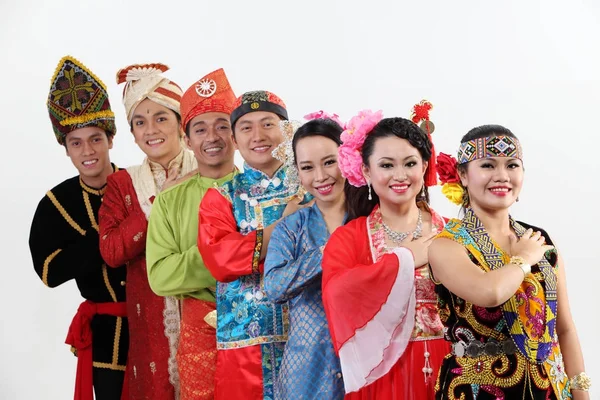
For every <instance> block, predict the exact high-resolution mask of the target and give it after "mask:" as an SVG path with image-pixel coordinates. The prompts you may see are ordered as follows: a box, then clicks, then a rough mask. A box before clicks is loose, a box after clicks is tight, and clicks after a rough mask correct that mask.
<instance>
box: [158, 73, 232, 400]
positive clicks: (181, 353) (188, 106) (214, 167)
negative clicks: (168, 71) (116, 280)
mask: <svg viewBox="0 0 600 400" xmlns="http://www.w3.org/2000/svg"><path fill="white" fill-rule="evenodd" d="M234 102H235V95H234V93H233V90H232V89H231V86H230V85H229V81H228V80H227V76H226V75H225V72H224V71H223V70H222V69H219V70H217V71H214V72H211V73H210V74H208V75H206V76H204V77H202V78H201V79H200V80H198V81H197V82H195V83H194V84H193V85H192V86H191V87H190V88H189V89H188V90H187V91H186V92H185V93H184V95H183V97H182V98H181V117H182V121H183V122H182V126H183V127H184V129H185V134H186V138H185V140H186V142H187V145H188V147H189V148H190V149H191V150H193V152H194V156H195V157H196V161H197V162H198V169H197V170H196V171H193V172H192V173H191V174H188V175H189V176H187V177H184V178H182V180H183V181H182V182H181V183H178V184H176V185H174V186H173V187H170V188H169V189H166V190H164V191H163V192H161V193H160V194H159V195H158V196H157V197H156V200H155V201H154V204H153V206H152V213H151V218H150V221H149V224H148V239H147V241H146V262H147V266H148V279H149V281H150V287H151V288H152V290H153V291H154V292H155V293H156V294H158V295H160V296H176V297H178V298H180V299H182V316H181V334H180V339H179V347H178V350H177V366H178V368H179V379H180V384H181V397H180V398H181V400H202V399H213V398H214V386H215V383H214V378H215V367H216V362H217V343H216V330H215V327H216V316H215V290H216V281H215V279H214V278H213V277H212V275H211V274H210V271H208V270H207V269H206V267H205V266H204V263H203V261H202V257H201V256H200V252H199V251H198V246H197V240H196V239H197V236H198V207H199V206H200V201H201V200H202V197H204V194H205V193H206V191H207V190H208V189H210V188H212V187H219V186H221V185H223V184H224V183H226V182H228V181H230V180H231V178H233V176H234V175H235V174H236V173H237V171H236V170H235V166H234V163H233V154H234V151H235V147H234V144H233V139H232V132H231V124H230V122H229V119H230V114H231V111H232V110H233V105H234Z"/></svg>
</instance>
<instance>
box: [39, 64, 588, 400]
mask: <svg viewBox="0 0 600 400" xmlns="http://www.w3.org/2000/svg"><path fill="white" fill-rule="evenodd" d="M167 70H168V68H167V67H166V66H165V65H163V64H144V65H131V66H128V67H126V68H124V69H121V70H119V71H118V73H117V82H118V84H122V85H123V86H124V89H123V104H124V105H125V111H126V117H127V122H128V124H129V127H130V130H131V133H132V135H133V140H135V143H136V144H137V145H138V146H139V148H140V149H141V150H142V151H143V152H144V153H145V155H146V157H145V159H144V160H143V161H142V162H141V163H140V164H139V165H136V166H131V167H128V168H125V169H120V168H118V167H117V166H116V165H115V164H113V163H111V161H110V157H109V150H110V149H111V148H112V146H113V137H114V135H115V133H116V127H115V121H114V113H113V112H112V110H111V106H110V103H109V98H108V93H107V89H106V86H105V85H104V83H102V81H101V80H100V79H99V78H98V77H97V76H95V75H94V74H93V73H92V72H91V71H90V70H89V69H88V68H87V67H86V66H84V65H83V64H82V63H81V62H79V61H78V60H76V59H74V58H73V57H70V56H67V57H64V58H63V59H62V60H61V61H60V62H59V65H58V67H57V68H56V71H55V73H54V76H53V78H52V83H51V88H50V93H49V95H48V102H47V106H48V111H49V114H50V120H51V123H52V127H53V130H54V134H55V136H56V139H57V141H58V143H59V144H60V145H62V146H64V148H65V150H66V153H67V156H68V157H69V158H70V159H71V161H72V162H73V165H74V166H75V168H76V169H77V170H78V175H77V176H75V177H73V178H70V179H67V180H66V181H64V182H63V183H61V184H59V185H57V186H56V187H54V188H53V189H51V190H50V191H48V192H47V193H46V195H45V196H44V197H43V199H42V200H41V201H40V203H39V205H38V208H37V210H36V213H35V216H34V218H33V223H32V227H31V233H30V239H29V245H30V249H31V254H32V258H33V264H34V267H35V270H36V272H37V273H38V275H39V276H40V278H41V279H42V281H43V283H44V284H46V285H47V286H49V287H56V286H59V285H61V284H63V283H65V282H67V281H70V280H72V279H74V280H75V281H76V283H77V286H78V288H79V290H80V292H81V295H82V296H83V298H84V299H85V301H84V302H83V303H81V305H80V306H79V309H78V311H77V314H76V315H75V317H74V318H73V321H72V323H71V326H70V327H69V330H68V335H67V338H66V343H67V344H69V345H71V348H72V351H73V352H74V353H75V355H76V356H77V358H78V361H77V376H76V384H75V400H92V399H93V398H94V394H95V398H96V399H98V400H118V399H133V400H142V399H156V400H175V399H181V400H191V399H213V398H216V399H228V400H229V399H250V400H252V399H257V400H258V399H265V400H267V399H268V400H275V399H323V400H328V399H332V400H335V399H342V398H346V399H352V400H353V399H365V400H366V399H377V400H378V399H381V400H387V399H390V400H393V399H402V400H403V399H415V400H427V399H449V400H455V399H456V400H458V399H460V400H467V399H469V400H470V399H473V400H475V399H478V400H488V399H507V400H509V399H532V400H533V399H535V400H538V399H539V400H541V399H544V400H547V399H557V400H561V399H568V398H573V399H575V400H582V399H589V397H588V389H589V387H590V379H589V377H588V376H587V375H586V374H585V372H584V371H585V368H584V362H583V355H582V352H581V347H580V344H579V340H578V338H577V333H576V330H575V327H574V324H573V320H572V317H571V314H570V311H569V303H568V298H567V291H566V284H565V268H564V265H563V261H562V258H561V257H560V255H559V253H558V252H557V250H556V248H555V247H554V245H553V242H552V240H551V238H550V236H549V235H548V234H547V232H546V231H544V230H543V229H541V228H537V227H534V226H531V225H529V224H526V223H524V222H519V221H516V220H515V219H513V218H512V217H511V215H510V213H509V208H510V206H511V205H512V204H513V203H514V202H515V201H518V199H519V192H520V190H521V187H522V184H523V176H524V158H523V151H522V148H521V145H520V144H519V140H518V139H517V137H516V136H515V135H514V134H513V133H512V132H511V131H510V130H508V129H507V128H504V127H502V126H499V125H485V126H480V127H476V128H474V129H472V130H471V131H469V132H468V133H467V134H466V135H465V136H464V137H463V138H462V139H461V140H460V144H459V149H458V152H457V156H456V157H453V156H450V155H448V154H444V153H440V154H439V155H436V152H435V150H434V146H433V143H432V139H431V133H432V132H433V130H434V129H435V127H434V124H433V123H432V122H431V121H430V118H429V114H430V110H431V104H430V103H428V102H426V101H422V102H420V103H418V104H417V105H415V107H414V109H413V114H412V115H411V116H410V118H403V117H388V118H384V116H383V114H382V112H380V111H378V112H372V111H370V110H363V111H361V112H359V113H358V114H357V115H356V116H354V117H353V118H351V119H350V120H349V121H347V122H346V123H344V122H342V121H340V119H339V117H338V116H337V115H335V114H328V113H325V112H322V111H320V112H315V113H312V114H309V115H307V116H305V120H306V121H305V122H304V123H300V122H297V121H290V120H289V118H288V111H287V108H286V105H285V103H284V102H283V101H282V99H281V98H279V97H278V96H277V95H275V94H274V93H272V92H268V91H264V90H258V91H251V92H246V93H244V94H242V95H241V96H239V97H236V96H235V94H234V92H233V90H232V88H231V86H230V84H229V82H228V80H227V77H226V75H225V72H224V71H223V70H222V69H219V70H216V71H213V72H211V73H209V74H207V75H205V76H203V77H202V78H200V79H199V80H198V81H196V82H194V83H193V84H192V85H191V86H190V87H189V88H188V89H187V90H186V91H185V92H183V91H182V89H181V88H180V87H179V86H178V85H177V84H176V83H174V82H173V81H171V80H170V79H168V78H167V77H166V76H165V75H164V73H165V72H166V71H167ZM235 149H237V150H239V152H240V154H241V156H242V157H243V159H244V165H243V171H240V170H238V169H237V168H236V166H235V165H234V160H233V156H234V151H235ZM440 181H441V183H442V184H443V188H442V192H443V193H444V194H445V195H446V196H447V197H448V198H449V199H450V200H451V201H453V202H455V203H456V204H458V205H460V206H461V208H462V215H463V217H462V219H450V220H448V219H446V218H444V217H443V216H442V215H440V214H438V213H437V212H435V210H434V209H433V208H431V206H430V204H429V194H428V187H431V186H434V185H438V184H439V182H440Z"/></svg>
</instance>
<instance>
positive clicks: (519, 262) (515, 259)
mask: <svg viewBox="0 0 600 400" xmlns="http://www.w3.org/2000/svg"><path fill="white" fill-rule="evenodd" d="M508 263H509V264H514V265H516V266H517V267H519V268H521V271H523V274H524V275H525V276H527V274H529V273H530V272H531V265H530V264H527V261H525V259H524V258H523V257H521V256H512V257H511V258H510V261H509V262H508Z"/></svg>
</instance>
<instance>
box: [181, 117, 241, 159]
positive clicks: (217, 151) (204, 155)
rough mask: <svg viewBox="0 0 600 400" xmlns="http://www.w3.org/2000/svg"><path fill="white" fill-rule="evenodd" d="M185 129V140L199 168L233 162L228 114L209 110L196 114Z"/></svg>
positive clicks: (233, 149)
mask: <svg viewBox="0 0 600 400" xmlns="http://www.w3.org/2000/svg"><path fill="white" fill-rule="evenodd" d="M187 129H188V133H187V135H186V138H185V141H186V143H187V145H188V147H189V148H190V149H191V150H192V151H193V152H194V156H195V157H196V160H197V161H198V167H199V169H201V170H202V169H203V168H219V167H221V166H222V165H224V164H231V163H233V153H234V151H235V146H234V144H233V138H232V133H231V125H230V122H229V115H228V114H225V113H221V112H209V113H205V114H200V115H197V116H196V117H194V118H193V119H192V120H191V121H190V122H189V123H188V128H187ZM232 168H233V166H232Z"/></svg>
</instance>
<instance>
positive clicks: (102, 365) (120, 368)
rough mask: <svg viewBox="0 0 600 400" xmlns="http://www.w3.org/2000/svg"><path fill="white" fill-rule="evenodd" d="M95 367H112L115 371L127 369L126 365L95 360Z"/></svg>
mask: <svg viewBox="0 0 600 400" xmlns="http://www.w3.org/2000/svg"><path fill="white" fill-rule="evenodd" d="M94 367H95V368H106V369H112V370H115V371H125V366H124V365H119V364H109V363H101V362H98V361H94Z"/></svg>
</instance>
